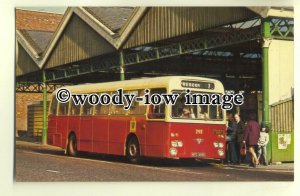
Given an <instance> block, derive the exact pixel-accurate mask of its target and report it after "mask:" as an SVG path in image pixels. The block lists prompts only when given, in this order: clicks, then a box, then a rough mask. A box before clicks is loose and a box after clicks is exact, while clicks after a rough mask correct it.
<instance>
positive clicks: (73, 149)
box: [67, 134, 77, 156]
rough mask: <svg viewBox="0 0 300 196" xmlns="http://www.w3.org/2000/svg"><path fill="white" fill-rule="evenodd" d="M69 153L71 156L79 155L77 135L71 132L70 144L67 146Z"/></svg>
mask: <svg viewBox="0 0 300 196" xmlns="http://www.w3.org/2000/svg"><path fill="white" fill-rule="evenodd" d="M67 154H68V155H69V156H76V155H77V141H76V136H75V135H74V134H71V135H70V137H69V140H68V146H67Z"/></svg>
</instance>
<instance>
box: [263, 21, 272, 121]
mask: <svg viewBox="0 0 300 196" xmlns="http://www.w3.org/2000/svg"><path fill="white" fill-rule="evenodd" d="M262 35H263V48H262V61H263V62H262V63H263V65H262V81H263V84H262V87H263V115H262V121H263V123H265V124H266V125H268V126H269V125H270V114H269V113H270V111H269V59H268V58H269V45H270V37H271V33H270V21H269V20H268V19H266V20H264V21H263V24H262Z"/></svg>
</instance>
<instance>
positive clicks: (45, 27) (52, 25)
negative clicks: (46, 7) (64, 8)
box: [16, 9, 63, 32]
mask: <svg viewBox="0 0 300 196" xmlns="http://www.w3.org/2000/svg"><path fill="white" fill-rule="evenodd" d="M62 17H63V15H62V14H55V13H47V12H37V11H29V10H20V9H16V27H17V29H26V30H36V31H51V32H54V31H55V30H56V28H57V27H58V24H59V22H60V21H61V19H62Z"/></svg>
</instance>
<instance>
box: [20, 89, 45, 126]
mask: <svg viewBox="0 0 300 196" xmlns="http://www.w3.org/2000/svg"><path fill="white" fill-rule="evenodd" d="M50 95H51V94H50V93H48V94H47V100H48V101H50ZM35 101H43V94H42V93H16V130H27V105H28V104H30V103H32V102H35Z"/></svg>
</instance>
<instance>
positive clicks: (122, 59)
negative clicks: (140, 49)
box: [120, 51, 125, 81]
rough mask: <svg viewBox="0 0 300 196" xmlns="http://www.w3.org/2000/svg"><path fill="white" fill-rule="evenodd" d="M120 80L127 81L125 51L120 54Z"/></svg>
mask: <svg viewBox="0 0 300 196" xmlns="http://www.w3.org/2000/svg"><path fill="white" fill-rule="evenodd" d="M120 80H121V81H123V80H125V68H124V55H123V51H121V52H120Z"/></svg>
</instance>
